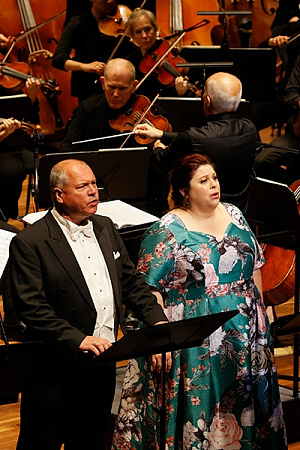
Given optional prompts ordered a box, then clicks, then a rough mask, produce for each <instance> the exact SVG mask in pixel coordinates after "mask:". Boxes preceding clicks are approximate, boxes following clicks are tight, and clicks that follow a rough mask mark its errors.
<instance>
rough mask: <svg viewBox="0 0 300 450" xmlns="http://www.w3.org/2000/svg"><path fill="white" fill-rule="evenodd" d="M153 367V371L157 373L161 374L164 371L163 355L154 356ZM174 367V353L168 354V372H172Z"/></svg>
mask: <svg viewBox="0 0 300 450" xmlns="http://www.w3.org/2000/svg"><path fill="white" fill-rule="evenodd" d="M152 367H153V370H156V372H157V373H160V372H161V369H162V355H161V354H157V355H152ZM171 367H172V353H171V352H167V353H166V372H170V370H171Z"/></svg>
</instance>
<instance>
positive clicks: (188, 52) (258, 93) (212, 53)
mask: <svg viewBox="0 0 300 450" xmlns="http://www.w3.org/2000/svg"><path fill="white" fill-rule="evenodd" d="M180 56H182V58H184V59H185V60H186V61H189V64H190V63H199V61H201V62H202V63H203V62H205V63H209V62H214V61H219V62H233V66H232V67H228V68H226V70H225V71H226V72H228V73H231V74H233V75H235V76H236V77H238V78H239V79H240V81H241V83H242V85H243V98H244V99H246V100H248V101H250V102H273V101H275V98H276V52H275V51H274V50H273V49H272V48H229V49H226V48H222V47H220V46H207V47H206V46H195V45H189V46H184V47H182V49H181V51H180ZM200 70H201V69H199V68H198V69H197V68H196V67H195V66H194V68H193V66H190V71H189V77H190V78H191V79H200V78H201V72H199V71H200ZM221 70H222V69H221ZM218 71H219V69H216V68H214V67H209V66H208V65H206V76H207V77H209V76H211V75H213V74H214V73H216V72H218Z"/></svg>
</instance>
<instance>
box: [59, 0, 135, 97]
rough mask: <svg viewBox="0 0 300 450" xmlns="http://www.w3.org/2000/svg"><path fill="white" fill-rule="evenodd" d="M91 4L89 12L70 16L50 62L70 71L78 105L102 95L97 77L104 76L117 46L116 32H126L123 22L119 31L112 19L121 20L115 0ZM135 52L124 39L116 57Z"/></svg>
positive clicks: (133, 47)
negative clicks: (108, 28) (107, 62)
mask: <svg viewBox="0 0 300 450" xmlns="http://www.w3.org/2000/svg"><path fill="white" fill-rule="evenodd" d="M91 3H92V7H91V9H90V10H87V11H85V12H84V13H82V14H81V15H79V16H74V17H72V19H71V20H70V21H69V22H68V23H67V24H66V26H65V28H64V30H63V32H62V35H61V38H60V40H59V42H58V45H57V49H56V52H55V53H54V56H53V60H52V64H53V66H54V67H56V68H57V69H61V70H66V71H72V79H71V94H72V95H73V96H74V97H78V100H79V102H81V101H82V100H84V99H86V98H88V97H91V96H93V95H97V94H100V93H101V92H102V87H101V83H100V82H99V76H101V75H103V70H104V66H105V63H106V61H107V60H108V58H109V57H110V55H111V53H112V52H113V50H114V48H115V46H116V45H117V42H118V38H117V35H118V30H124V29H125V24H124V23H122V21H121V23H120V27H119V28H118V27H114V24H116V22H114V20H115V19H116V20H117V21H119V19H120V17H121V16H120V13H119V10H120V8H119V6H118V4H117V0H91ZM130 12H131V11H129V14H130ZM129 14H128V15H129ZM107 24H110V25H111V26H112V28H113V31H112V33H113V35H112V34H111V32H110V31H107V26H106V25H107ZM114 33H115V34H114ZM134 50H135V46H134V44H132V43H131V42H130V41H129V39H124V40H123V42H122V44H121V45H120V47H119V49H118V50H117V52H116V54H115V56H116V57H117V56H123V55H126V54H129V53H132V52H133V51H134ZM72 51H74V56H71V52H72Z"/></svg>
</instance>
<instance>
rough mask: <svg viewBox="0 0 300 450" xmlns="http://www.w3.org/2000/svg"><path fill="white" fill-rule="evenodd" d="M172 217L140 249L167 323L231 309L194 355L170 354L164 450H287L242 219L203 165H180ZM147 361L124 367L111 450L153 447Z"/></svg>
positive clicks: (151, 377) (258, 262)
mask: <svg viewBox="0 0 300 450" xmlns="http://www.w3.org/2000/svg"><path fill="white" fill-rule="evenodd" d="M171 185H172V197H173V200H174V202H175V205H176V207H175V209H173V210H172V211H171V212H169V213H168V214H166V215H165V216H164V217H162V219H161V220H160V221H158V222H157V223H155V224H154V225H152V226H151V227H150V228H149V230H148V231H147V232H146V233H145V235H144V238H143V242H142V245H141V253H140V259H139V264H138V268H139V270H140V271H141V272H143V273H144V274H145V279H146V281H147V283H148V284H149V285H150V286H151V287H152V290H153V292H154V293H155V295H156V296H157V298H158V301H159V302H160V303H161V304H162V305H163V307H164V308H165V312H166V315H167V316H168V318H169V320H170V321H177V320H182V319H190V318H193V317H199V316H203V315H210V314H214V313H219V312H222V311H228V310H238V312H239V314H237V315H236V316H235V317H234V318H233V319H231V320H229V321H228V322H226V323H225V325H223V326H221V327H220V328H218V329H217V330H216V331H215V332H214V333H212V335H210V336H209V337H207V338H206V339H205V340H204V342H203V343H202V345H201V346H199V347H193V348H189V349H185V350H181V351H176V352H173V355H172V358H173V361H172V368H171V371H170V372H169V373H168V374H167V379H166V411H167V423H166V449H192V450H195V449H211V450H215V449H223V450H238V449H245V450H246V449H247V450H252V449H254V448H255V449H265V450H270V449H272V450H275V449H277V450H284V449H287V445H286V436H285V426H284V421H283V417H282V406H281V402H280V397H279V389H278V382H277V373H276V367H275V362H274V355H273V352H272V349H271V347H270V344H271V339H270V333H269V324H268V319H267V316H266V311H265V306H264V304H263V301H262V288H261V275H260V267H261V266H262V265H263V263H264V260H263V255H262V252H261V249H260V247H259V245H258V243H257V241H256V239H255V236H254V235H253V233H252V232H251V230H250V228H249V226H248V224H247V222H246V221H245V219H244V217H243V216H242V214H241V212H240V211H239V210H238V209H237V208H236V207H235V206H233V205H230V204H221V203H220V202H219V198H220V187H219V183H218V180H217V177H216V173H215V170H214V167H213V166H212V165H211V163H210V161H209V160H208V158H207V157H205V156H202V155H199V154H197V155H189V156H186V157H184V158H181V159H180V160H179V161H178V162H177V163H176V164H175V167H174V170H173V172H172V175H171ZM152 362H154V366H155V362H156V360H155V358H153V357H152V358H150V357H149V358H140V359H136V360H135V359H133V360H130V361H129V364H128V368H127V372H126V375H125V380H124V386H123V392H122V397H121V404H120V409H119V413H118V416H117V420H116V427H115V432H114V442H113V448H114V449H122V450H127V449H150V448H158V447H159V444H158V443H159V409H158V408H159V407H160V377H159V376H158V374H157V372H156V371H155V370H153V369H154V368H153V363H152Z"/></svg>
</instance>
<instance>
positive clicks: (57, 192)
mask: <svg viewBox="0 0 300 450" xmlns="http://www.w3.org/2000/svg"><path fill="white" fill-rule="evenodd" d="M53 197H54V198H55V201H56V202H57V203H63V191H62V189H60V188H58V187H56V188H54V189H53Z"/></svg>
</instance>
